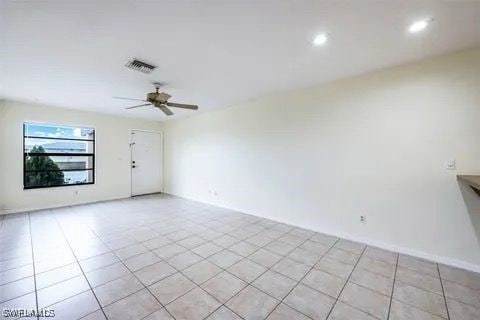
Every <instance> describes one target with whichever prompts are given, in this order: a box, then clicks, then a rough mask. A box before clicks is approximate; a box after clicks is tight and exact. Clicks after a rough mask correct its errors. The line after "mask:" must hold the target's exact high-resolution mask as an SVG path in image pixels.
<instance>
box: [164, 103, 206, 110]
mask: <svg viewBox="0 0 480 320" xmlns="http://www.w3.org/2000/svg"><path fill="white" fill-rule="evenodd" d="M166 105H167V106H169V107H174V108H182V109H189V110H198V106H196V105H194V104H183V103H175V102H167V103H166Z"/></svg>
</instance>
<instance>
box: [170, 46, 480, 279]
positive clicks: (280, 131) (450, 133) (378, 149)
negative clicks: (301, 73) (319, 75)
mask: <svg viewBox="0 0 480 320" xmlns="http://www.w3.org/2000/svg"><path fill="white" fill-rule="evenodd" d="M312 67H313V66H312ZM318 72H322V69H321V66H318ZM252 81H254V80H252ZM479 88H480V50H479V49H476V50H470V51H464V52H461V53H457V54H452V55H448V56H443V57H438V58H434V59H430V60H426V61H421V62H418V63H415V64H411V65H406V66H400V67H396V68H392V69H386V70H381V71H377V72H374V73H370V74H367V75H363V76H359V77H355V78H351V79H346V80H341V81H337V82H335V83H332V84H328V85H321V86H318V87H313V88H309V89H305V90H301V91H296V92H288V93H282V94H278V95H275V96H271V97H265V98H262V99H260V100H256V101H251V102H247V103H244V104H242V105H237V106H233V107H230V108H227V109H223V110H220V111H216V112H211V113H206V114H201V115H197V116H193V117H191V118H187V119H183V120H174V121H169V122H167V123H166V124H165V137H164V140H165V146H164V148H165V149H164V150H165V169H164V170H165V181H166V185H165V186H164V188H165V190H166V192H168V193H171V194H174V195H179V196H182V197H185V198H190V199H195V200H199V201H203V202H207V203H212V204H216V205H220V206H223V207H228V208H232V209H235V210H239V211H242V212H246V213H251V214H255V215H258V216H262V217H268V218H272V219H276V220H278V221H283V222H287V223H291V224H294V225H298V226H303V227H306V228H309V229H314V230H317V231H324V232H327V233H330V234H336V235H340V236H344V237H348V238H351V239H357V240H362V241H365V242H367V243H370V244H375V245H379V246H382V247H385V248H390V249H394V250H398V251H401V252H405V253H411V254H415V255H418V256H423V257H426V258H430V259H434V260H437V261H440V262H445V263H449V264H454V265H458V266H462V267H465V268H469V269H473V270H477V271H480V245H479V239H480V220H479V219H480V210H479V208H480V206H478V203H479V202H478V201H480V198H478V197H476V196H473V193H471V192H470V190H469V189H468V188H463V194H462V191H461V187H460V186H459V184H458V183H457V181H456V173H457V172H469V173H478V174H480V140H479V139H480V89H479ZM449 159H456V161H457V172H456V171H450V170H446V169H445V167H444V162H445V161H446V160H449ZM209 190H212V191H216V192H217V195H216V196H215V195H213V194H211V193H209ZM464 198H465V199H464ZM475 201H477V202H476V203H475ZM466 202H469V203H466ZM467 206H468V209H467ZM360 215H366V216H367V223H366V224H364V225H362V224H360V223H359V216H360Z"/></svg>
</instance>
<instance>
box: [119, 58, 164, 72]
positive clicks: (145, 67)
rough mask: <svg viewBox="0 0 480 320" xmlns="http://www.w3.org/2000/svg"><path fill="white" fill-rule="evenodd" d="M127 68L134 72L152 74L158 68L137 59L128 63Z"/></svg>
mask: <svg viewBox="0 0 480 320" xmlns="http://www.w3.org/2000/svg"><path fill="white" fill-rule="evenodd" d="M125 67H127V68H129V69H132V70H136V71H140V72H143V73H152V71H153V70H155V69H156V68H157V67H155V66H152V65H151V64H148V63H146V62H143V61H140V60H137V59H133V60H130V61H128V62H127V64H126V65H125Z"/></svg>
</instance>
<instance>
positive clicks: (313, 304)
mask: <svg viewBox="0 0 480 320" xmlns="http://www.w3.org/2000/svg"><path fill="white" fill-rule="evenodd" d="M0 219H1V220H0V309H1V310H3V309H4V308H26V309H35V310H39V309H43V308H47V309H53V310H54V312H55V315H56V317H55V318H54V319H55V320H59V319H69V320H70V319H105V318H108V319H122V320H123V319H148V320H153V319H178V320H181V319H192V320H195V319H209V320H213V319H221V320H228V319H269V320H279V319H330V320H352V319H353V320H355V319H359V320H367V319H370V320H374V319H390V320H415V319H419V320H420V319H422V320H423V319H428V320H441V319H452V320H460V319H462V320H467V319H469V320H473V319H477V320H478V319H480V275H479V274H475V273H472V272H467V271H463V270H459V269H455V268H451V267H448V266H443V265H437V264H436V263H432V262H429V261H425V260H420V259H416V258H413V257H409V256H404V255H398V254H397V253H394V252H388V251H384V250H380V249H377V248H373V247H366V246H365V245H363V244H361V243H354V242H351V241H347V240H342V239H337V238H335V237H332V236H327V235H324V234H320V233H315V232H313V231H310V230H305V229H300V228H296V227H293V226H289V225H285V224H282V223H277V222H275V221H271V220H266V219H261V218H258V217H254V216H250V215H246V214H242V213H238V212H233V211H229V210H225V209H220V208H216V207H212V206H208V205H204V204H200V203H196V202H192V201H187V200H183V199H179V198H175V197H171V196H165V195H157V196H147V197H140V198H134V199H129V200H121V201H111V202H102V203H96V204H90V205H82V206H74V207H68V208H61V209H55V210H46V211H41V212H32V213H29V214H15V215H8V216H3V217H1V218H0ZM9 319H13V318H9Z"/></svg>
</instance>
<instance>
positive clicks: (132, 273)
mask: <svg viewBox="0 0 480 320" xmlns="http://www.w3.org/2000/svg"><path fill="white" fill-rule="evenodd" d="M89 229H90V230H91V231H92V232H93V234H95V235H96V236H97V238H98V239H99V240H100V241H101V242H102V243H103V244H104V245H105V246H107V248H109V249H110V247H109V246H108V245H107V244H106V243H105V242H104V241H103V239H102V238H100V237H99V236H98V234H97V233H96V232H95V230H92V229H91V228H90V227H89ZM145 248H147V247H145ZM147 249H148V251H149V252H151V251H150V249H149V248H147ZM111 252H112V253H113V254H114V255H115V256H116V257H117V258H118V260H119V262H120V263H121V264H122V265H123V266H124V267H125V268H126V269H127V270H128V271H130V274H131V275H132V276H134V277H135V279H136V280H137V281H138V282H139V283H140V284H141V285H142V286H143V288H142V289H139V290H137V291H135V292H133V293H131V294H129V295H127V296H125V297H123V298H121V299H118V300H115V301H114V302H112V303H110V304H108V305H112V304H114V303H116V302H118V301H120V300H122V299H125V298H127V297H129V296H131V295H134V294H135V293H137V292H140V291H142V290H144V289H146V290H147V291H148V293H150V295H151V296H152V297H153V298H154V299H155V300H156V301H157V302H158V303H159V304H160V306H161V307H162V308H163V309H165V311H166V312H167V313H168V314H169V315H170V316H171V317H172V318H173V319H175V317H174V316H173V315H172V314H171V313H170V311H168V310H167V308H166V307H165V305H163V303H161V302H160V300H158V298H157V297H156V296H155V295H154V294H153V293H152V291H150V289H149V288H148V286H146V285H145V284H144V283H143V282H142V281H141V280H140V279H139V278H138V277H137V275H136V274H135V273H134V272H133V271H132V270H130V268H129V267H128V266H127V265H126V264H125V263H124V261H123V260H122V259H121V258H120V257H118V256H117V255H116V254H115V252H114V251H113V250H112V251H111ZM152 253H153V254H155V253H154V252H152ZM155 256H157V255H155ZM161 260H163V259H161ZM165 262H166V261H165ZM175 270H176V269H175ZM85 278H86V277H85ZM120 278H122V277H120ZM120 278H118V279H120ZM115 280H117V279H115ZM115 280H112V281H115ZM112 281H109V282H112ZM159 281H160V280H159ZM109 282H107V283H109ZM105 284H106V283H105ZM102 285H104V284H102ZM92 291H93V288H92ZM99 304H100V302H99ZM100 307H101V308H102V309H103V307H102V306H101V305H100ZM162 308H160V309H158V310H155V311H153V312H152V313H150V314H148V315H146V316H145V317H148V316H149V315H151V314H153V313H155V312H157V311H159V310H161V309H162ZM105 318H107V319H108V317H107V316H106V315H105Z"/></svg>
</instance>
